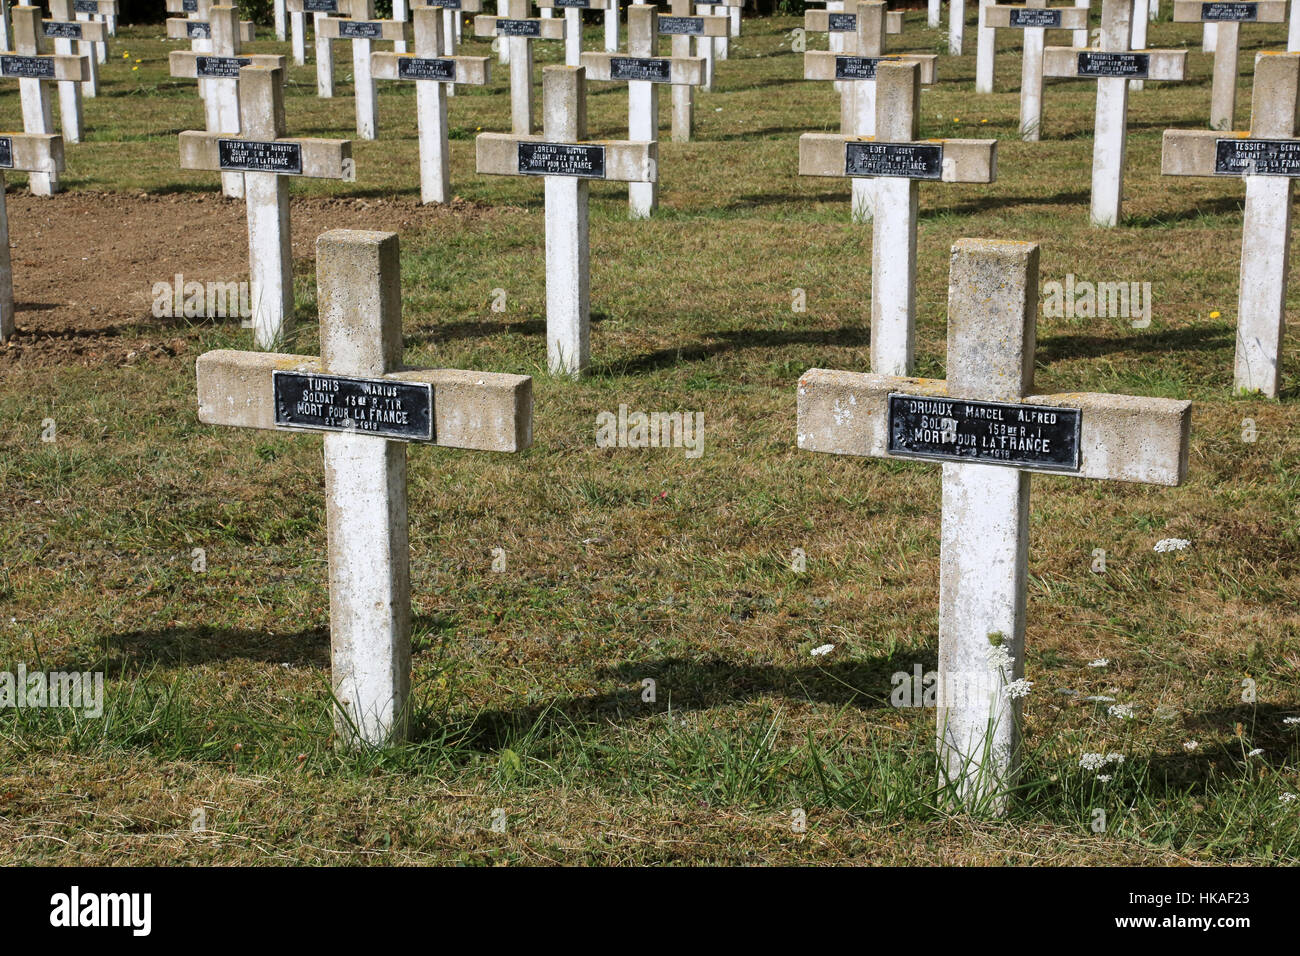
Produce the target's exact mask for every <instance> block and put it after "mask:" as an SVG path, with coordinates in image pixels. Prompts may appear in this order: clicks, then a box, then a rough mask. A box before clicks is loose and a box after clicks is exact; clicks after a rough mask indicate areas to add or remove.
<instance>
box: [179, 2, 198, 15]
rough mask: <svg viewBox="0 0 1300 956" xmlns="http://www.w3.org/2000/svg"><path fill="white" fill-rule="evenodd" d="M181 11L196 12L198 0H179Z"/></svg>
mask: <svg viewBox="0 0 1300 956" xmlns="http://www.w3.org/2000/svg"><path fill="white" fill-rule="evenodd" d="M181 12H182V13H198V12H199V0H181Z"/></svg>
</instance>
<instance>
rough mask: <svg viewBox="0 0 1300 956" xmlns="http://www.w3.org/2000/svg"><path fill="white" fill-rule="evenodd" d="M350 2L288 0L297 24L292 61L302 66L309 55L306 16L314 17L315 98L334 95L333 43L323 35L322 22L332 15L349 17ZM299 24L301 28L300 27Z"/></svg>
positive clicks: (343, 0) (346, 0) (293, 18)
mask: <svg viewBox="0 0 1300 956" xmlns="http://www.w3.org/2000/svg"><path fill="white" fill-rule="evenodd" d="M348 3H349V0H286V4H287V7H288V10H289V16H290V17H291V18H292V20H293V23H294V34H293V36H294V46H293V61H294V62H295V63H297V64H300V65H301V64H302V63H303V62H305V60H306V56H307V40H306V34H307V30H306V26H307V24H306V20H307V14H309V13H310V14H311V17H312V24H311V28H312V33H313V35H314V36H315V50H314V54H315V57H316V95H317V96H319V97H321V98H322V99H330V98H332V97H333V96H334V43H333V41H332V40H331V39H330V38H329V37H327V36H325V35H323V34H322V33H321V28H320V22H321V21H322V20H324V19H325V18H326V17H329V16H339V15H346V14H347V11H348V9H349V6H348ZM363 12H364V10H363ZM300 23H301V25H302V26H301V28H300V27H299V26H298V25H299V24H300Z"/></svg>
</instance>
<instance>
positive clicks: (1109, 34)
mask: <svg viewBox="0 0 1300 956" xmlns="http://www.w3.org/2000/svg"><path fill="white" fill-rule="evenodd" d="M1132 15H1133V0H1102V4H1101V45H1100V47H1099V48H1097V49H1088V50H1075V49H1072V48H1070V47H1059V46H1049V47H1048V48H1047V49H1046V50H1044V51H1043V75H1044V76H1063V77H1078V78H1081V79H1082V78H1090V79H1094V80H1096V82H1097V114H1096V123H1095V132H1094V137H1093V144H1092V209H1091V218H1092V223H1093V225H1095V226H1104V227H1111V226H1116V225H1119V220H1120V211H1121V205H1122V202H1123V195H1124V155H1125V151H1126V147H1127V144H1128V81H1129V80H1130V79H1134V78H1138V79H1151V80H1181V79H1182V78H1183V77H1184V75H1185V72H1186V69H1187V51H1186V50H1137V51H1134V50H1130V49H1129V36H1130V34H1131V19H1132Z"/></svg>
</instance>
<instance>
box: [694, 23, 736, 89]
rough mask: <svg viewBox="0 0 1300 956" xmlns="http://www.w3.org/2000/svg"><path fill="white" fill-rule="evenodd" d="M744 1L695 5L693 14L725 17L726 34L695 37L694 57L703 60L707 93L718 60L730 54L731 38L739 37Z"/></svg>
mask: <svg viewBox="0 0 1300 956" xmlns="http://www.w3.org/2000/svg"><path fill="white" fill-rule="evenodd" d="M742 6H744V0H714V2H712V3H699V2H697V3H696V4H695V12H696V13H699V14H702V15H704V16H715V17H726V18H727V32H726V33H724V34H723V35H722V36H713V37H696V38H695V48H696V56H700V57H703V58H704V74H705V75H704V85H703V87H702V89H703V90H704V91H705V92H707V93H712V92H713V73H714V70H715V68H716V63H717V61H718V60H725V59H727V57H728V56H730V53H731V37H734V36H739V35H740V10H741V7H742Z"/></svg>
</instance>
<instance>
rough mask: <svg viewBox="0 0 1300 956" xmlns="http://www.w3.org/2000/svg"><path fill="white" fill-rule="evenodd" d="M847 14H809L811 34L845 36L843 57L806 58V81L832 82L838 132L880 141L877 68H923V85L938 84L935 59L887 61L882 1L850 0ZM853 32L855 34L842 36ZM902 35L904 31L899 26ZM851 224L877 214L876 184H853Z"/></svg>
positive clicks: (816, 53) (811, 54) (909, 56)
mask: <svg viewBox="0 0 1300 956" xmlns="http://www.w3.org/2000/svg"><path fill="white" fill-rule="evenodd" d="M844 7H845V9H844V12H841V13H836V12H832V13H825V12H823V11H821V10H810V11H808V12H807V13H806V14H804V23H805V25H806V26H807V28H808V29H810V30H821V29H827V28H829V29H831V32H833V33H834V32H843V35H844V42H843V44H842V48H843V51H844V52H843V53H830V52H825V51H822V50H809V51H807V52H806V53H805V54H804V56H803V78H804V79H805V80H833V81H835V83H836V85H837V86H841V90H840V132H841V133H843V134H844V135H845V136H874V135H876V64H877V63H879V62H880V61H881V60H882V59H885V60H889V61H891V62H902V63H919V64H920V65H921V83H922V84H923V85H929V84H932V83H934V81H935V70H936V61H937V60H938V59H939V58H938V57H937V56H935V55H934V54H933V53H915V54H913V53H902V54H893V55H890V56H886V55H885V49H884V48H885V34H886V33H889V32H890V30H889V29H888V24H889V19H890V18H889V16H888V12H887V11H886V9H885V3H884V0H848V2H847V3H845V5H844ZM845 27H851V30H844V29H843V28H845ZM900 30H901V26H900ZM851 190H852V191H851V196H850V199H851V202H852V207H851V212H850V215H851V218H852V220H853V221H854V222H867V221H868V220H870V219H871V217H872V216H873V215H874V210H875V205H876V203H875V180H873V179H854V180H853V181H852V184H851Z"/></svg>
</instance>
